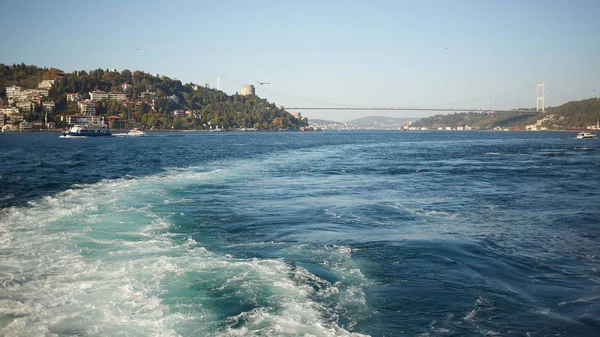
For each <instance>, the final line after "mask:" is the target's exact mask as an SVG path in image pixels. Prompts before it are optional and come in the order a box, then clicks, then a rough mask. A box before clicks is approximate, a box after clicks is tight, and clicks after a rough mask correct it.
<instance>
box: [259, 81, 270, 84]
mask: <svg viewBox="0 0 600 337" xmlns="http://www.w3.org/2000/svg"><path fill="white" fill-rule="evenodd" d="M256 83H258V84H260V85H264V84H271V83H269V82H259V81H256Z"/></svg>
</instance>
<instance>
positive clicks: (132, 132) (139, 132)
mask: <svg viewBox="0 0 600 337" xmlns="http://www.w3.org/2000/svg"><path fill="white" fill-rule="evenodd" d="M145 135H146V133H145V132H144V131H142V130H140V129H138V128H135V129H131V130H129V132H127V133H115V134H114V136H116V137H129V136H134V137H135V136H137V137H139V136H145Z"/></svg>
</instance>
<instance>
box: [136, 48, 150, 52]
mask: <svg viewBox="0 0 600 337" xmlns="http://www.w3.org/2000/svg"><path fill="white" fill-rule="evenodd" d="M135 50H137V51H147V50H148V49H144V48H135Z"/></svg>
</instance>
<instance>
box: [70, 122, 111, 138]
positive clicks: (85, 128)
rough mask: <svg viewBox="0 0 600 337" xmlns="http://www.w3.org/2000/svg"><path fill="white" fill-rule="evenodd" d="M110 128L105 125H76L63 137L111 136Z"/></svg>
mask: <svg viewBox="0 0 600 337" xmlns="http://www.w3.org/2000/svg"><path fill="white" fill-rule="evenodd" d="M110 136H112V133H111V132H110V129H109V128H107V127H106V126H104V125H94V126H92V125H74V126H73V127H71V128H70V129H69V130H68V131H66V132H64V133H63V134H62V136H60V137H61V138H87V137H110Z"/></svg>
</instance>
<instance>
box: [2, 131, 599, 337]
mask: <svg viewBox="0 0 600 337" xmlns="http://www.w3.org/2000/svg"><path fill="white" fill-rule="evenodd" d="M574 136H575V135H574V134H571V133H525V132H514V133H513V132H505V133H491V132H465V133H459V132H424V133H421V132H414V133H412V132H405V133H402V132H326V133H201V134H198V133H171V134H152V135H151V136H149V137H139V138H135V137H131V138H109V139H58V138H57V137H58V135H56V134H18V135H15V134H10V135H6V134H0V147H1V148H2V151H0V205H1V207H2V209H1V210H0V335H3V336H4V335H5V336H51V335H57V336H75V335H76V336H117V335H121V336H363V335H368V336H415V335H421V336H456V335H469V336H478V335H482V336H487V335H503V336H504V335H506V336H512V335H514V336H526V335H529V336H593V335H600V271H599V270H598V268H599V266H600V261H599V259H600V257H599V256H598V254H600V241H599V237H600V206H599V202H600V179H599V178H600V140H576V139H574Z"/></svg>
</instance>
